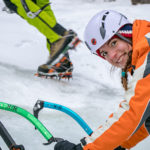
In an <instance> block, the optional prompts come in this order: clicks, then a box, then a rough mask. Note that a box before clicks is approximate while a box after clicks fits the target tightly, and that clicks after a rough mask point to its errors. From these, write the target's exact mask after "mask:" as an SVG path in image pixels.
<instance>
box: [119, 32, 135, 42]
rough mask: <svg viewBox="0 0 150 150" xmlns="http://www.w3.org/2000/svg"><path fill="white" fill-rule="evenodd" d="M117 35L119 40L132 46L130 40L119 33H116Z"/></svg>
mask: <svg viewBox="0 0 150 150" xmlns="http://www.w3.org/2000/svg"><path fill="white" fill-rule="evenodd" d="M116 35H117V36H118V37H119V38H121V39H122V40H125V41H126V42H128V43H129V44H131V45H132V42H131V41H130V40H129V39H128V38H126V37H124V36H122V35H121V34H119V33H118V32H117V33H116Z"/></svg>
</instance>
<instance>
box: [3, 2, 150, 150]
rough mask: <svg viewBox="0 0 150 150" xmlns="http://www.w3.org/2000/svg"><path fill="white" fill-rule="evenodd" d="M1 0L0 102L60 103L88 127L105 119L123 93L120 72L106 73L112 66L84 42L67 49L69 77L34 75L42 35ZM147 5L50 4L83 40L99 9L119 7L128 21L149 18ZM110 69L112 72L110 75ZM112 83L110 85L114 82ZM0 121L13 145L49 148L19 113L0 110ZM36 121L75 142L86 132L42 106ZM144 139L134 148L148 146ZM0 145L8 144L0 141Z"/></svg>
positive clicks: (43, 54)
mask: <svg viewBox="0 0 150 150" xmlns="http://www.w3.org/2000/svg"><path fill="white" fill-rule="evenodd" d="M3 6H4V4H3V2H2V0H0V33H1V36H0V85H1V86H0V97H1V101H2V102H6V103H10V104H15V105H18V106H20V107H22V108H25V109H27V110H28V111H29V112H31V113H32V108H33V106H34V104H35V102H36V100H37V99H42V100H45V101H50V102H55V103H58V104H62V105H65V106H67V107H69V108H71V109H73V110H74V111H76V112H77V113H78V114H79V115H81V116H82V117H83V118H84V119H85V120H86V122H87V123H88V124H89V125H90V126H91V128H92V129H96V128H97V127H98V126H99V125H100V124H102V123H104V121H105V120H106V119H107V116H108V115H109V114H110V113H111V112H113V111H114V109H116V108H117V105H118V104H119V102H120V101H121V100H122V98H123V89H122V88H121V85H120V81H119V80H118V78H119V71H118V70H116V71H114V72H113V73H112V74H111V73H110V68H111V66H110V65H109V64H107V63H106V62H105V61H104V60H100V59H99V58H97V57H96V56H93V55H92V54H91V53H90V52H89V51H88V50H87V48H86V46H85V45H84V44H81V45H80V46H79V47H78V48H77V51H72V52H70V55H71V59H72V62H73V64H74V73H73V79H72V80H70V81H69V82H68V81H67V80H61V81H58V80H52V79H49V80H46V79H41V78H37V77H35V76H34V73H36V69H37V67H38V66H39V65H41V64H42V63H45V61H46V60H47V57H48V51H47V49H46V41H45V37H44V36H43V35H42V34H40V33H39V32H38V31H37V30H36V29H35V28H34V27H32V26H30V25H29V24H28V23H26V22H25V21H24V20H23V19H22V18H20V17H19V16H17V15H16V14H7V13H6V12H3V11H2V7H3ZM149 7H150V5H137V6H132V5H131V3H130V0H126V1H124V3H123V4H122V0H118V1H117V2H111V3H108V2H105V3H102V0H97V1H94V2H92V0H78V1H73V0H63V1H59V0H55V1H52V8H53V10H54V12H55V15H56V18H57V20H58V22H59V23H61V24H62V25H64V26H65V27H66V28H67V29H70V28H71V29H74V30H75V31H76V32H77V33H78V35H79V37H80V38H81V39H82V40H83V31H84V28H85V26H86V24H87V22H88V20H89V19H90V18H91V17H92V16H93V15H94V14H95V13H97V12H98V11H100V10H103V9H114V10H118V11H120V12H122V13H124V14H125V15H127V17H128V18H129V19H130V20H131V21H133V20H134V19H137V18H143V19H147V20H150V16H149ZM113 74H114V75H113ZM114 85H115V87H114ZM0 116H1V121H2V122H3V123H4V124H5V125H6V126H7V128H8V130H9V131H10V133H11V134H12V136H13V137H14V138H15V140H16V142H17V143H18V144H23V145H24V146H25V148H26V149H27V150H35V149H36V150H41V149H44V150H50V149H51V150H52V149H53V144H52V145H50V146H43V145H42V143H43V142H45V139H44V138H43V137H42V136H41V135H40V134H39V132H37V131H35V130H34V127H33V126H32V125H31V124H30V123H28V121H26V120H25V119H23V118H22V117H20V116H18V115H16V114H13V113H10V112H6V111H0ZM40 120H41V121H42V123H43V124H44V125H45V126H46V127H47V128H48V129H49V130H50V132H51V133H53V134H54V136H57V137H63V138H65V139H68V140H70V141H72V142H75V143H78V142H79V140H80V139H81V138H82V137H84V136H86V133H85V132H84V131H83V130H82V129H81V128H80V126H79V125H77V123H75V121H74V120H72V119H71V118H70V117H68V116H67V115H65V114H63V113H61V112H58V111H50V110H43V111H42V112H41V113H40ZM149 140H150V139H149V138H147V140H145V141H144V142H142V143H140V144H139V145H137V147H135V148H134V149H136V150H143V149H144V150H148V147H150V143H149ZM0 146H1V147H2V148H3V149H4V150H6V149H7V147H6V146H5V144H4V143H3V141H2V140H0Z"/></svg>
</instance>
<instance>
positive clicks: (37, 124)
mask: <svg viewBox="0 0 150 150" xmlns="http://www.w3.org/2000/svg"><path fill="white" fill-rule="evenodd" d="M0 109H2V110H6V111H10V112H14V113H16V114H18V115H21V116H22V117H24V118H26V119H27V120H28V121H29V122H30V123H32V124H33V125H34V126H35V127H36V129H38V131H39V132H40V133H41V134H42V135H43V136H44V138H45V139H46V140H47V141H48V142H47V143H44V145H48V144H51V143H53V142H59V141H62V140H63V139H62V138H55V137H53V135H52V134H51V133H50V132H49V131H48V130H47V129H46V127H45V126H44V125H43V124H42V123H41V122H40V121H39V120H38V119H37V118H36V117H34V116H33V115H32V114H31V113H29V112H28V111H26V110H25V109H23V108H20V107H18V106H15V105H11V104H7V103H4V102H0Z"/></svg>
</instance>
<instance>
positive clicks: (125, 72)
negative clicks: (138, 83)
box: [121, 51, 132, 90]
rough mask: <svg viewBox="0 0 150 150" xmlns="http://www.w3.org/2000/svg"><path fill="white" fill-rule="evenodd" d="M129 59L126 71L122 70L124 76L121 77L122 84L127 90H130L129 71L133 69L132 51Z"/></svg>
mask: <svg viewBox="0 0 150 150" xmlns="http://www.w3.org/2000/svg"><path fill="white" fill-rule="evenodd" d="M128 56H129V58H128V61H127V64H126V66H125V68H124V69H122V76H121V82H122V85H123V87H124V89H125V90H127V89H128V71H129V69H130V68H131V62H132V51H130V52H129V54H128Z"/></svg>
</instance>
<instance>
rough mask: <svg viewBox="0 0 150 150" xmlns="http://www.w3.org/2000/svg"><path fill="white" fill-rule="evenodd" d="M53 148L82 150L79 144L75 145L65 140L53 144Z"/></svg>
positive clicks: (58, 149)
mask: <svg viewBox="0 0 150 150" xmlns="http://www.w3.org/2000/svg"><path fill="white" fill-rule="evenodd" d="M54 150H83V148H82V147H81V144H78V145H75V144H73V143H70V142H69V141H66V140H65V141H61V142H58V143H57V144H56V145H55V147H54Z"/></svg>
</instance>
